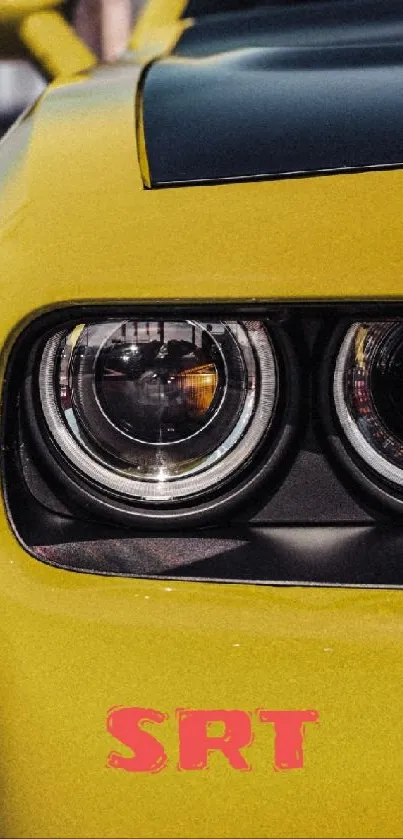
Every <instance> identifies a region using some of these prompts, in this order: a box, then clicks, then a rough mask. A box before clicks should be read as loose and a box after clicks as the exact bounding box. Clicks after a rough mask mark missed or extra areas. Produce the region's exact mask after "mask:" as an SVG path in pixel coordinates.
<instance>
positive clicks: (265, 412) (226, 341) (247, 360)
mask: <svg viewBox="0 0 403 839" xmlns="http://www.w3.org/2000/svg"><path fill="white" fill-rule="evenodd" d="M39 397H40V403H41V408H42V412H43V417H44V419H45V423H46V426H47V429H48V432H49V434H50V435H51V439H52V440H53V443H54V444H55V446H56V447H57V450H58V451H59V454H60V455H61V456H62V457H63V458H64V459H65V460H66V462H67V464H68V465H69V466H70V467H72V468H73V470H74V471H75V473H76V474H78V475H81V477H82V478H83V479H84V480H85V481H86V482H89V484H91V485H94V486H95V487H96V488H97V489H98V490H100V489H101V490H105V491H106V492H109V493H112V494H113V495H114V496H115V497H118V498H119V497H121V498H123V499H126V500H127V499H132V500H133V501H136V502H137V503H143V504H144V503H145V504H147V503H148V504H161V503H168V502H172V501H174V502H180V501H185V500H186V499H188V498H190V497H193V496H196V495H200V494H203V493H205V492H209V491H211V490H213V489H214V490H215V489H216V488H217V487H218V486H220V485H221V484H223V483H225V482H227V481H228V480H229V479H232V478H233V477H234V476H235V475H236V474H237V473H238V472H239V471H240V470H241V469H242V468H243V467H244V466H245V465H246V464H247V463H248V462H249V460H250V458H251V457H252V455H253V454H254V453H255V451H256V449H257V448H258V446H259V444H260V442H261V440H262V438H263V437H264V435H265V434H266V432H267V430H268V428H269V427H270V425H271V422H272V419H273V416H274V412H275V408H276V403H277V398H278V372H277V363H276V359H275V354H274V351H273V347H272V344H271V340H270V337H269V335H268V333H267V330H266V328H265V326H264V324H263V323H262V322H260V321H257V322H246V321H243V322H237V321H225V322H222V321H217V322H210V323H207V322H201V321H197V322H196V321H191V320H182V321H173V320H172V321H169V320H158V321H157V320H156V321H153V322H146V321H142V320H134V319H130V320H113V321H112V320H108V321H103V322H100V323H92V324H85V323H81V324H77V325H76V326H75V327H74V328H71V329H69V330H63V331H60V332H58V333H57V334H55V335H53V336H52V337H51V338H50V339H49V340H48V341H47V343H46V344H45V347H44V349H43V353H42V357H41V360H40V364H39Z"/></svg>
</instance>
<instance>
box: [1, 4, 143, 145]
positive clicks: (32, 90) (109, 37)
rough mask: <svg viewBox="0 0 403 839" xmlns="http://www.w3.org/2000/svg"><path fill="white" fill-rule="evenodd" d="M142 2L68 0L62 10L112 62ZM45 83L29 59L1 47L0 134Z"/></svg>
mask: <svg viewBox="0 0 403 839" xmlns="http://www.w3.org/2000/svg"><path fill="white" fill-rule="evenodd" d="M144 2H145V0H68V2H66V3H65V4H64V6H63V9H64V13H65V16H66V17H67V19H68V21H69V22H70V23H71V25H72V26H74V27H75V29H76V30H77V31H78V33H79V35H80V36H81V38H83V40H84V41H85V42H86V43H87V44H88V46H89V47H90V48H91V50H92V51H93V52H94V53H95V54H96V55H97V56H98V58H99V59H100V60H101V61H114V60H115V59H116V58H118V57H119V56H120V55H121V54H122V52H123V51H124V50H125V47H126V45H127V41H128V39H129V35H130V32H131V30H132V27H133V26H134V22H135V20H136V18H137V17H138V15H139V12H140V11H141V8H142V7H143V5H144ZM0 38H1V33H0ZM3 52H4V53H5V54H4V56H3ZM10 52H11V50H10ZM45 84H46V82H45V79H44V78H43V76H42V75H41V73H40V72H39V70H38V69H37V68H35V67H34V66H33V64H32V63H31V62H30V61H29V59H28V58H27V60H22V59H15V58H13V57H12V56H11V55H9V56H8V55H7V50H0V137H1V136H2V134H4V132H5V131H6V130H7V129H8V128H9V127H10V126H11V125H12V123H13V122H14V120H15V119H16V118H17V116H18V115H19V114H20V113H21V112H22V111H23V110H24V109H25V108H26V107H28V105H30V104H31V103H32V102H33V101H34V100H35V99H36V98H37V96H39V94H40V92H41V91H42V90H43V88H44V86H45Z"/></svg>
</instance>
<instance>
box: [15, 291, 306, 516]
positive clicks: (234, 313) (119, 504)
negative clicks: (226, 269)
mask: <svg viewBox="0 0 403 839" xmlns="http://www.w3.org/2000/svg"><path fill="white" fill-rule="evenodd" d="M173 315H174V316H175V318H178V319H185V318H186V319H187V318H193V319H196V320H197V319H199V320H203V321H205V320H206V319H213V318H215V319H223V320H224V319H228V318H231V319H234V318H236V320H246V319H248V318H249V319H250V318H251V316H252V317H255V318H256V317H259V318H260V319H262V320H263V321H264V322H265V324H269V331H270V340H271V342H272V344H273V348H274V352H275V355H276V359H277V363H278V365H279V371H280V376H281V379H282V381H283V383H284V386H283V387H282V388H281V393H280V395H279V400H278V406H277V409H276V413H275V416H274V419H273V422H272V424H271V425H270V427H269V429H268V431H267V432H266V433H265V434H264V435H263V438H262V440H261V441H260V443H259V445H258V447H257V449H256V451H254V452H253V453H252V454H251V456H250V457H249V458H248V460H247V461H246V462H245V464H244V465H243V467H242V469H241V470H238V471H237V472H236V473H235V474H234V475H233V476H231V477H230V478H229V479H228V480H226V481H225V483H224V484H222V485H220V486H219V487H212V488H211V490H207V491H204V493H203V495H202V496H201V497H200V498H199V497H195V498H190V499H185V500H179V501H178V502H177V503H175V504H172V503H171V502H168V503H165V502H159V503H158V506H154V505H152V504H147V503H142V504H137V505H136V504H135V503H133V502H130V503H127V502H126V501H123V500H122V498H120V497H117V496H116V495H115V494H114V493H113V492H107V493H105V491H103V490H102V491H99V490H98V489H97V488H96V487H94V486H89V485H88V483H87V482H86V481H85V480H83V479H82V476H81V475H79V474H78V472H77V471H76V470H75V469H74V468H72V466H71V464H70V463H68V462H67V461H66V460H65V458H64V457H63V456H61V455H60V451H59V450H58V448H57V446H56V445H55V443H54V441H53V440H52V438H51V435H49V430H48V428H47V426H46V422H45V421H44V416H43V413H42V410H41V408H40V405H39V404H38V391H37V385H36V382H37V379H38V370H39V365H40V358H41V353H42V351H43V347H44V346H45V345H46V342H47V341H48V340H49V338H50V336H51V335H52V334H54V333H55V332H56V331H57V329H60V328H63V329H70V328H72V326H74V324H76V323H77V322H85V323H96V322H99V321H101V320H103V319H107V320H112V319H117V318H130V316H132V317H137V316H141V318H142V319H143V318H144V319H150V320H152V319H153V318H155V317H156V316H159V317H161V318H165V319H171V320H172V317H173ZM276 321H277V318H273V320H271V319H270V316H268V313H267V309H266V311H264V313H263V312H262V309H261V308H260V307H259V308H258V307H256V308H254V309H252V310H251V309H249V308H248V307H242V306H241V305H238V306H231V307H230V308H229V307H225V308H224V307H222V306H219V305H218V306H217V305H215V306H211V307H208V306H206V305H200V306H193V307H192V306H189V305H186V304H184V305H183V306H177V305H175V306H172V305H171V306H170V304H169V303H166V304H159V305H154V306H150V305H147V306H144V304H134V303H130V304H126V305H124V306H121V305H108V306H99V305H94V306H88V307H83V306H80V307H77V308H76V307H72V308H71V309H70V310H69V311H66V310H60V311H58V312H57V313H55V312H54V313H52V314H49V315H44V316H42V318H39V319H38V321H36V322H35V323H33V324H31V327H30V328H28V330H27V334H26V335H25V336H24V338H25V341H27V343H28V345H29V344H30V346H31V353H32V356H31V361H30V372H29V375H28V376H27V377H26V379H25V384H24V389H23V390H24V398H23V402H24V406H25V407H24V410H25V413H26V416H27V418H28V423H27V426H28V433H29V435H30V437H31V438H32V442H33V445H34V447H35V449H36V451H37V453H38V457H39V460H40V462H41V464H43V467H44V469H45V471H46V473H47V474H49V476H50V478H51V480H52V481H54V482H55V485H57V487H58V492H61V494H62V497H63V499H65V501H66V503H68V504H71V507H72V509H73V510H74V512H75V514H82V513H83V512H84V513H85V515H88V516H95V517H96V518H100V519H101V520H104V521H109V522H115V523H116V524H121V525H128V526H131V525H132V526H137V527H140V528H144V527H145V528H154V529H156V528H158V529H171V528H182V527H187V526H191V525H203V524H212V523H214V522H215V521H217V520H220V519H223V517H224V516H228V515H231V513H232V512H233V511H234V510H236V509H237V508H238V507H239V506H240V505H241V504H242V503H243V502H245V501H248V502H249V501H250V500H251V498H253V496H254V495H256V493H257V492H258V490H259V488H260V487H261V486H262V485H263V484H265V483H267V482H269V481H270V479H271V480H272V484H273V491H274V490H275V488H276V486H277V483H278V472H279V469H280V466H281V465H282V461H283V460H287V457H289V456H290V453H292V451H293V440H294V438H295V435H296V433H297V430H298V428H299V420H298V415H299V410H300V395H299V394H300V381H301V376H300V375H299V373H298V363H297V357H296V353H295V351H294V348H293V346H292V343H291V342H290V341H289V340H288V339H287V338H286V337H285V335H284V334H283V333H282V330H281V329H279V328H278V326H277V322H276ZM29 339H30V340H29ZM34 345H35V347H34Z"/></svg>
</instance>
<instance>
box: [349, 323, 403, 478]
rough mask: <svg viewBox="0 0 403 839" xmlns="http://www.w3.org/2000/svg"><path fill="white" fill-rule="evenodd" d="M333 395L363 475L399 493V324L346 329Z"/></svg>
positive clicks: (402, 427) (402, 401)
mask: <svg viewBox="0 0 403 839" xmlns="http://www.w3.org/2000/svg"><path fill="white" fill-rule="evenodd" d="M333 395H334V404H335V408H336V413H337V417H338V419H339V422H340V425H341V428H342V430H343V432H344V435H345V437H346V438H347V440H348V443H349V444H350V446H351V447H352V449H353V451H354V452H355V455H356V456H358V457H359V458H360V460H361V461H362V468H363V469H364V471H367V470H368V468H369V470H370V472H371V474H372V476H373V479H374V480H375V482H376V481H377V480H378V481H379V480H380V481H381V483H382V484H383V485H387V486H389V488H390V489H391V490H392V492H395V493H397V494H398V495H400V493H403V321H401V320H383V321H368V322H356V323H353V324H352V325H351V326H350V327H349V329H348V331H347V332H346V334H345V336H344V339H343V341H342V344H341V346H340V350H339V352H338V355H337V358H336V364H335V370H334V381H333Z"/></svg>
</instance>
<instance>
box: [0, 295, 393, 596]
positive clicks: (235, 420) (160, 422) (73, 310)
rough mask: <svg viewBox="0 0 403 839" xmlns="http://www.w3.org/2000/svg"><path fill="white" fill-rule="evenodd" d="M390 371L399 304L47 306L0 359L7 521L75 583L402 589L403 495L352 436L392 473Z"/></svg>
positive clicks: (33, 549) (26, 543) (38, 554)
mask: <svg viewBox="0 0 403 839" xmlns="http://www.w3.org/2000/svg"><path fill="white" fill-rule="evenodd" d="M360 342H361V343H360ZM363 360H364V361H365V363H364V364H363ZM401 366H403V305H400V304H399V303H385V304H382V303H378V302H376V303H371V302H369V303H348V304H347V303H337V302H335V303H331V302H328V303H311V304H309V303H308V304H301V303H287V304H286V303H277V304H276V303H274V304H273V303H270V304H265V303H262V304H258V305H257V304H236V303H228V304H214V305H207V304H206V305H204V304H203V305H201V304H199V305H193V306H192V305H188V304H183V305H178V304H175V305H172V304H169V303H167V304H164V305H162V304H160V303H159V304H150V305H148V304H147V305H145V304H128V305H125V306H119V305H112V304H111V305H99V306H96V305H88V306H74V307H60V309H59V310H57V311H55V312H52V313H48V314H45V315H41V316H39V317H37V318H33V320H32V322H31V324H30V325H29V326H28V327H27V328H26V329H24V330H23V331H21V334H20V337H19V338H18V340H16V341H15V344H14V346H13V348H12V351H11V353H10V356H9V360H8V365H7V371H6V379H5V388H4V394H3V396H4V402H3V404H4V411H3V439H4V447H3V465H2V468H3V487H4V496H5V501H6V506H7V510H8V515H9V518H10V522H11V524H12V526H13V528H14V530H15V532H16V534H17V536H18V538H19V539H20V540H21V541H22V543H23V544H24V547H26V548H27V549H28V550H30V551H31V552H32V553H33V554H34V556H36V557H38V558H40V559H43V560H45V561H48V562H51V563H53V564H56V565H60V566H61V567H65V568H71V569H74V570H86V571H91V572H95V573H106V574H115V573H117V574H124V575H134V576H155V575H157V576H161V575H162V576H166V577H169V578H171V577H178V576H180V577H183V578H190V577H193V578H195V577H196V578H198V579H209V580H212V579H213V580H214V579H226V580H246V581H258V582H281V583H284V582H286V583H289V582H292V583H295V582H300V583H310V584H312V583H322V584H323V583H326V584H332V583H333V584H348V585H362V584H366V585H368V584H370V585H372V584H374V585H375V584H376V585H379V584H382V585H395V584H398V585H400V584H401V583H403V565H402V564H401V563H400V561H399V551H398V550H397V548H396V546H397V545H400V542H401V543H402V546H403V529H402V527H401V525H402V524H403V491H402V488H401V486H400V483H399V480H393V479H392V480H390V475H389V473H388V471H386V473H382V471H381V470H379V469H378V468H377V463H378V461H377V459H376V458H374V459H372V456H371V455H370V456H368V457H366V456H364V455H363V451H362V449H361V448H360V446H357V445H356V443H355V437H354V436H352V435H351V434H350V431H349V429H350V426H351V423H352V424H355V425H356V426H357V428H358V432H359V434H361V436H362V437H363V438H364V440H365V441H366V444H367V446H370V447H371V446H372V448H373V451H374V452H375V454H376V453H377V454H378V455H379V456H380V457H382V458H383V460H387V459H388V457H391V461H393V463H394V467H395V468H397V469H399V468H400V467H399V463H400V452H402V458H403V422H401V419H400V414H399V411H400V408H399V406H400V404H402V406H403V398H402V400H400V390H399V382H400V368H401ZM368 411H370V413H368ZM371 412H372V413H371ZM363 418H364V420H363ZM363 422H364V425H365V428H364V425H363ZM399 423H400V424H399ZM400 428H402V432H401V437H400ZM371 435H372V436H371ZM391 440H392V444H391V442H390V441H391ZM399 475H400V472H399ZM399 550H400V548H399Z"/></svg>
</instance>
